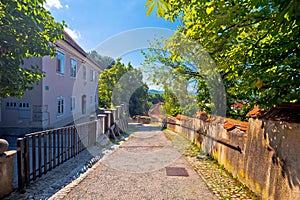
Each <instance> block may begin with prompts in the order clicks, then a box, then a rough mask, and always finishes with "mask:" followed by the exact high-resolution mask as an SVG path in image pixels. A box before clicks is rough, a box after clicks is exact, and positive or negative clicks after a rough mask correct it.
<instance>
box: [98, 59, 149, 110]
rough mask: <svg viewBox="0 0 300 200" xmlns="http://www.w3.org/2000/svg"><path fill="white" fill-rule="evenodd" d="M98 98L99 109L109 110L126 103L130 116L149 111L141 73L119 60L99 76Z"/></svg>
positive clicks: (146, 88)
mask: <svg viewBox="0 0 300 200" xmlns="http://www.w3.org/2000/svg"><path fill="white" fill-rule="evenodd" d="M98 96H99V106H100V107H107V108H110V107H113V106H117V105H120V104H122V103H128V104H129V113H130V115H131V116H134V115H144V114H145V112H146V111H147V110H148V109H149V108H148V107H147V100H148V86H147V85H146V84H145V83H143V75H142V72H141V71H140V70H138V69H135V68H133V67H132V66H131V64H130V63H129V64H128V66H126V65H125V64H124V63H121V61H120V59H117V60H116V62H115V64H114V65H112V67H111V68H107V69H105V70H104V72H103V73H101V74H100V77H99V84H98Z"/></svg>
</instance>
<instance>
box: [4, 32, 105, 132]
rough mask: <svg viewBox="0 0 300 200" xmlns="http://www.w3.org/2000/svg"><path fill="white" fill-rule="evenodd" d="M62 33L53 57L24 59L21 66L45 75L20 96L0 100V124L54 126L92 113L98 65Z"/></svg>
mask: <svg viewBox="0 0 300 200" xmlns="http://www.w3.org/2000/svg"><path fill="white" fill-rule="evenodd" d="M65 36H66V38H65V39H64V40H60V41H58V42H57V43H56V44H55V46H56V49H57V56H56V57H54V58H50V57H49V56H45V57H41V58H30V59H27V60H25V62H24V65H23V66H22V67H30V66H31V65H33V66H38V67H39V68H40V69H41V70H42V71H43V72H45V77H44V78H42V79H41V80H40V81H39V83H38V85H36V86H35V87H34V89H33V90H31V91H28V92H26V93H25V95H24V96H23V98H22V99H18V98H11V97H9V98H6V99H3V100H2V103H1V119H0V120H1V121H0V127H2V128H4V127H5V128H16V127H17V128H22V127H24V128H25V127H26V128H38V129H49V128H56V127H61V126H65V125H68V124H72V123H73V122H74V121H75V122H76V121H84V120H85V119H88V117H89V116H90V115H91V114H94V113H95V110H96V108H97V106H98V96H97V94H98V92H97V91H98V77H99V74H100V73H101V68H100V66H98V65H97V63H96V62H95V61H93V60H92V59H91V58H90V57H89V56H88V54H87V53H86V52H85V51H84V50H83V49H82V48H81V47H80V46H79V45H78V44H77V43H76V42H75V41H74V40H73V39H72V38H71V37H70V36H69V35H68V34H67V33H65Z"/></svg>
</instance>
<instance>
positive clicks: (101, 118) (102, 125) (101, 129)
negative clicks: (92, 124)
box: [97, 114, 106, 134]
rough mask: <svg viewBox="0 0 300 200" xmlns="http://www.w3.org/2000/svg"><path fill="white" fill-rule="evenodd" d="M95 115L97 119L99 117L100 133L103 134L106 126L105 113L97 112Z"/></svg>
mask: <svg viewBox="0 0 300 200" xmlns="http://www.w3.org/2000/svg"><path fill="white" fill-rule="evenodd" d="M97 116H98V119H100V134H104V133H105V129H106V127H105V125H106V122H105V117H106V115H103V114H99V115H97Z"/></svg>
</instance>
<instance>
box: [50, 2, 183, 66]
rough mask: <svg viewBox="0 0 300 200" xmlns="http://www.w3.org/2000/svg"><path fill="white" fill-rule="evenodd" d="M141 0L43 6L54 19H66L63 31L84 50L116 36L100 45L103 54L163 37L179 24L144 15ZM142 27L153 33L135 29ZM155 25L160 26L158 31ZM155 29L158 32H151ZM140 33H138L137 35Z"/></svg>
mask: <svg viewBox="0 0 300 200" xmlns="http://www.w3.org/2000/svg"><path fill="white" fill-rule="evenodd" d="M145 2H146V0H47V4H46V7H47V9H49V10H50V12H51V14H52V16H53V17H54V18H55V20H56V21H62V20H64V21H65V22H66V24H67V25H68V28H67V32H68V33H69V34H70V35H71V36H72V37H73V38H74V39H75V41H76V42H77V43H78V44H79V45H80V46H81V47H82V48H83V49H84V50H86V51H90V50H93V49H96V48H97V47H99V45H100V46H101V45H102V46H103V43H107V41H110V42H112V41H114V38H115V37H117V39H119V42H118V43H117V44H114V45H111V44H109V45H108V44H106V45H104V46H105V49H104V47H103V48H101V50H102V52H101V53H102V54H106V53H107V52H106V51H113V50H114V49H116V50H117V49H118V48H120V47H122V48H125V49H126V45H129V44H132V43H136V42H141V41H139V40H144V41H146V40H152V39H153V35H156V36H158V37H160V36H163V37H167V36H169V35H171V34H170V33H171V32H170V31H171V30H175V29H176V27H177V26H178V25H179V24H178V23H170V22H168V21H166V20H164V19H161V18H157V17H156V14H155V13H153V14H152V15H150V16H148V17H147V16H146V8H145V7H144V4H145ZM149 27H152V28H154V29H153V30H152V29H149ZM144 28H147V29H146V30H148V31H149V32H151V33H153V34H152V35H151V34H148V35H147V34H143V32H140V31H135V30H141V29H144ZM157 28H162V29H161V30H162V31H159V29H157ZM164 29H165V30H164ZM156 30H158V31H157V32H155V31H156ZM128 32H130V33H132V35H131V37H130V38H129V39H128V38H127V40H124V41H122V40H120V38H121V39H122V34H123V33H125V34H126V33H128ZM140 33H141V35H138V34H140ZM144 33H145V32H144ZM124 39H125V38H124ZM124 46H125V47H124ZM136 46H138V45H136ZM144 46H145V45H143V47H144ZM98 49H99V48H98ZM129 49H130V48H129ZM131 50H132V49H131ZM137 51H139V50H138V48H136V49H135V52H137ZM123 53H124V52H123ZM109 56H111V55H109ZM112 57H113V56H112ZM137 57H139V55H138V54H137V53H129V52H126V56H125V57H124V59H125V60H130V59H131V58H136V59H137ZM137 60H139V59H137Z"/></svg>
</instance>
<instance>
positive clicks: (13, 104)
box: [6, 102, 17, 109]
mask: <svg viewBox="0 0 300 200" xmlns="http://www.w3.org/2000/svg"><path fill="white" fill-rule="evenodd" d="M6 108H7V109H17V102H6Z"/></svg>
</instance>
